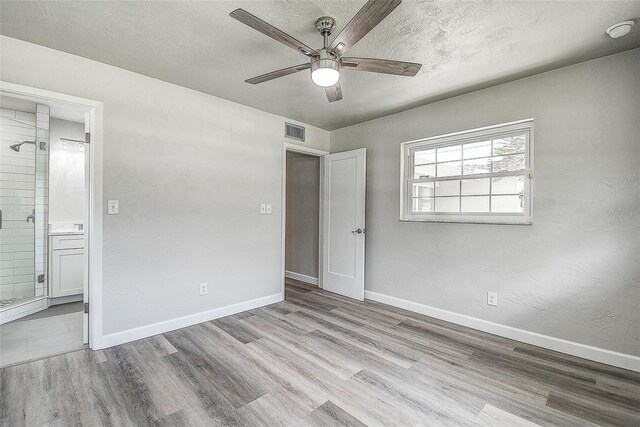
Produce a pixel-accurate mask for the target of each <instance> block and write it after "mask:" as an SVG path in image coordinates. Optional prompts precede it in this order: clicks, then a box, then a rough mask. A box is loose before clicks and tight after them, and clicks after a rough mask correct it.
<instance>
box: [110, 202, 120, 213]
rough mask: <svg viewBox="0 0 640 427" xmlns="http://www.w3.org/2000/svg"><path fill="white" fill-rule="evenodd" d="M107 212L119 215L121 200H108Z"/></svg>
mask: <svg viewBox="0 0 640 427" xmlns="http://www.w3.org/2000/svg"><path fill="white" fill-rule="evenodd" d="M107 214H108V215H119V214H120V201H119V200H107Z"/></svg>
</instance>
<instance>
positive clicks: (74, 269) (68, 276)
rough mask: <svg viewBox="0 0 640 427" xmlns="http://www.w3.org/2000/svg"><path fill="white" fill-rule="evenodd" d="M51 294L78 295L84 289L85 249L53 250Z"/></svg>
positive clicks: (57, 295)
mask: <svg viewBox="0 0 640 427" xmlns="http://www.w3.org/2000/svg"><path fill="white" fill-rule="evenodd" d="M52 253H53V256H52V266H51V273H52V276H53V280H52V286H51V296H52V297H54V298H57V297H64V296H68V295H78V294H81V293H83V291H84V249H64V250H57V251H55V250H54V251H52Z"/></svg>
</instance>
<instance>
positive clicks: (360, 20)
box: [329, 0, 402, 53]
mask: <svg viewBox="0 0 640 427" xmlns="http://www.w3.org/2000/svg"><path fill="white" fill-rule="evenodd" d="M401 2H402V0H369V1H368V2H367V3H366V4H365V5H364V6H362V9H360V10H359V11H358V13H356V14H355V16H354V17H353V18H351V21H349V23H348V24H347V25H346V26H345V27H344V28H343V29H342V31H340V34H338V37H336V38H335V40H334V41H333V42H332V43H331V45H330V46H329V50H332V51H334V52H336V53H340V52H342V53H344V52H346V51H347V49H351V48H352V47H353V45H355V44H356V43H358V41H360V39H361V38H363V37H364V36H366V35H367V33H368V32H369V31H371V30H372V29H373V28H374V27H375V26H376V25H378V24H379V23H380V22H381V21H382V20H383V19H384V18H386V17H387V15H389V14H390V13H391V12H392V11H393V9H395V8H396V7H398V5H399V4H400V3H401Z"/></svg>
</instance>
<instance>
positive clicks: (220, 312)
mask: <svg viewBox="0 0 640 427" xmlns="http://www.w3.org/2000/svg"><path fill="white" fill-rule="evenodd" d="M280 301H282V294H281V293H277V294H273V295H268V296H266V297H261V298H256V299H252V300H249V301H244V302H240V303H237V304H232V305H227V306H224V307H219V308H214V309H213V310H208V311H203V312H200V313H195V314H190V315H188V316H183V317H178V318H176V319H170V320H165V321H162V322H158V323H153V324H151V325H146V326H140V327H137V328H133V329H128V330H126V331H122V332H116V333H113V334H108V335H103V336H102V339H101V340H100V348H107V347H113V346H114V345H119V344H124V343H127V342H131V341H136V340H139V339H142V338H147V337H150V336H153V335H158V334H162V333H164V332H169V331H173V330H176V329H181V328H185V327H187V326H191V325H195V324H198V323H202V322H208V321H209V320H214V319H218V318H220V317H225V316H230V315H232V314H236V313H240V312H242V311H247V310H252V309H254V308H258V307H263V306H265V305H269V304H275V303H277V302H280ZM94 350H98V349H97V348H94Z"/></svg>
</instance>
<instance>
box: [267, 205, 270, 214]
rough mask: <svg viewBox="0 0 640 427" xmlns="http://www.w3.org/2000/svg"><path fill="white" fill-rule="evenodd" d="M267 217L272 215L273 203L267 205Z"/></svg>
mask: <svg viewBox="0 0 640 427" xmlns="http://www.w3.org/2000/svg"><path fill="white" fill-rule="evenodd" d="M267 215H271V203H269V204H268V205H267Z"/></svg>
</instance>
